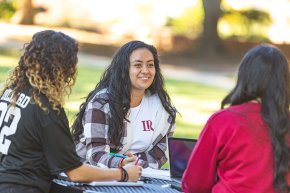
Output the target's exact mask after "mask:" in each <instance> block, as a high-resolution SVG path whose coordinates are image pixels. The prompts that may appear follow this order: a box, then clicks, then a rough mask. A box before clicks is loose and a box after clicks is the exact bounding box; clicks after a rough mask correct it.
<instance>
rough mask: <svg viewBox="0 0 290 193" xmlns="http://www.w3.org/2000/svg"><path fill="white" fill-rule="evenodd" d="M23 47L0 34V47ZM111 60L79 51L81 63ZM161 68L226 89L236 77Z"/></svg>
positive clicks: (179, 77)
mask: <svg viewBox="0 0 290 193" xmlns="http://www.w3.org/2000/svg"><path fill="white" fill-rule="evenodd" d="M22 47H23V43H22V42H19V41H13V40H9V39H7V38H5V37H1V36H0V48H9V49H19V50H20V49H21V48H22ZM110 62H111V58H109V57H104V56H96V55H90V54H86V53H82V52H80V53H79V64H80V65H84V64H85V65H89V66H97V67H104V68H105V67H107V66H108V65H109V64H110ZM161 69H162V73H163V75H164V76H165V77H168V78H172V79H176V80H184V81H193V82H199V83H202V84H205V85H210V86H216V87H220V88H224V89H231V88H232V87H233V85H234V79H233V78H231V77H233V75H234V72H228V74H231V77H229V76H227V75H225V73H220V72H209V71H201V70H195V69H194V68H189V67H180V66H175V65H166V64H161Z"/></svg>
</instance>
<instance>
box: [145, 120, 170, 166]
mask: <svg viewBox="0 0 290 193" xmlns="http://www.w3.org/2000/svg"><path fill="white" fill-rule="evenodd" d="M174 130H175V123H173V124H169V128H168V132H167V135H165V136H163V135H162V134H160V135H159V136H158V137H157V138H156V140H155V141H154V142H153V144H155V145H154V146H153V148H152V149H150V150H149V151H148V152H143V153H141V159H142V160H144V161H147V162H148V164H149V166H150V167H152V168H155V169H160V168H161V166H162V165H163V164H165V162H166V161H167V156H166V153H165V152H166V150H167V143H166V142H167V137H171V136H172V135H173V132H174Z"/></svg>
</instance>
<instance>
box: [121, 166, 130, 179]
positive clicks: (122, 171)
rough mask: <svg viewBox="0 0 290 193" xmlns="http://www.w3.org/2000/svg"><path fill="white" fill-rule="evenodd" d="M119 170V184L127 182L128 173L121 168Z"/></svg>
mask: <svg viewBox="0 0 290 193" xmlns="http://www.w3.org/2000/svg"><path fill="white" fill-rule="evenodd" d="M119 169H120V170H121V176H122V177H121V180H120V181H119V182H128V179H129V175H128V172H127V171H126V170H125V169H124V168H123V167H120V168H119Z"/></svg>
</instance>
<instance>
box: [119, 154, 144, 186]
mask: <svg viewBox="0 0 290 193" xmlns="http://www.w3.org/2000/svg"><path fill="white" fill-rule="evenodd" d="M126 159H127V158H126ZM123 168H124V169H125V170H126V171H127V173H128V181H130V182H137V181H138V180H139V178H140V177H141V173H142V167H141V166H138V165H132V164H129V165H126V166H124V167H123Z"/></svg>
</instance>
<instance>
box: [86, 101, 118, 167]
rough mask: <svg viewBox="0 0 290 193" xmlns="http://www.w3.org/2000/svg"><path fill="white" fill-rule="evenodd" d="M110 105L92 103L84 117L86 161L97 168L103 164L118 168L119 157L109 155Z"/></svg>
mask: <svg viewBox="0 0 290 193" xmlns="http://www.w3.org/2000/svg"><path fill="white" fill-rule="evenodd" d="M108 120H109V104H108V103H107V104H105V105H103V104H100V103H99V102H97V101H94V102H90V103H89V104H88V106H87V109H86V112H85V114H84V117H83V125H84V138H85V146H86V161H88V162H89V163H90V164H92V165H95V166H97V165H98V163H102V164H104V165H106V166H108V167H109V168H115V167H118V164H119V162H120V160H121V158H119V157H114V156H111V155H109V154H108V153H109V152H110V145H109V144H110V141H109V138H108V129H109V128H108Z"/></svg>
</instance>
